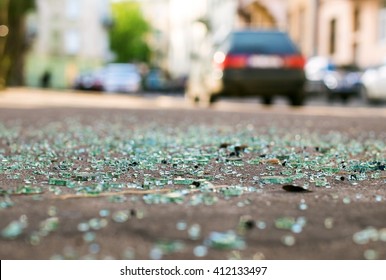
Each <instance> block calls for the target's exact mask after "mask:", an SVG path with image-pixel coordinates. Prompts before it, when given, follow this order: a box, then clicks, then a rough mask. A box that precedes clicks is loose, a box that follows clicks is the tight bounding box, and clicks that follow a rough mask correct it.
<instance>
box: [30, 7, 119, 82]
mask: <svg viewBox="0 0 386 280" xmlns="http://www.w3.org/2000/svg"><path fill="white" fill-rule="evenodd" d="M111 23H112V22H111V15H110V3H109V0H36V10H35V12H34V13H32V14H30V15H29V16H28V18H27V26H28V30H29V32H30V33H32V34H34V37H35V40H34V42H33V45H32V47H31V49H30V50H29V52H28V55H27V61H26V65H25V72H26V84H27V85H28V86H39V85H41V83H42V82H43V83H44V78H43V77H45V78H46V79H48V80H49V81H48V82H49V83H50V86H52V87H56V88H68V87H71V85H72V82H73V80H74V78H75V76H76V75H77V74H78V73H79V72H80V71H81V70H83V69H89V68H96V67H98V66H100V65H102V64H103V63H105V62H106V61H108V60H109V58H110V52H109V38H108V28H109V27H110V26H111ZM46 82H47V81H46Z"/></svg>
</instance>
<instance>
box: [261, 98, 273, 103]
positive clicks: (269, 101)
mask: <svg viewBox="0 0 386 280" xmlns="http://www.w3.org/2000/svg"><path fill="white" fill-rule="evenodd" d="M262 101H263V104H264V105H272V103H273V98H272V96H263V97H262Z"/></svg>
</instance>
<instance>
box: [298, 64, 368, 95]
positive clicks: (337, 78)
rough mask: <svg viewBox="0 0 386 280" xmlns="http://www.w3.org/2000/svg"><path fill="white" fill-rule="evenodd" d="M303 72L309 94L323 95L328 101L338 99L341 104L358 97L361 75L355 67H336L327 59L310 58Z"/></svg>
mask: <svg viewBox="0 0 386 280" xmlns="http://www.w3.org/2000/svg"><path fill="white" fill-rule="evenodd" d="M305 71H306V78H307V82H306V86H305V88H306V91H307V92H308V93H309V94H323V95H326V96H327V99H328V100H329V101H333V100H334V99H336V98H339V99H341V100H342V101H343V102H346V101H348V100H349V99H350V98H352V97H358V96H359V92H360V80H361V74H362V73H361V71H360V70H359V68H358V67H356V66H355V65H345V66H337V65H336V64H334V63H333V62H332V61H331V60H330V59H328V58H325V57H312V58H310V59H309V60H308V61H307V63H306V66H305Z"/></svg>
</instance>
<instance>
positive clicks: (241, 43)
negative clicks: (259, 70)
mask: <svg viewBox="0 0 386 280" xmlns="http://www.w3.org/2000/svg"><path fill="white" fill-rule="evenodd" d="M230 53H246V54H252V53H258V54H278V55H285V54H297V53H299V51H298V49H297V47H296V46H295V45H294V44H293V42H292V41H291V39H290V38H289V37H288V35H287V34H285V33H282V32H235V33H233V34H232V36H231V44H230Z"/></svg>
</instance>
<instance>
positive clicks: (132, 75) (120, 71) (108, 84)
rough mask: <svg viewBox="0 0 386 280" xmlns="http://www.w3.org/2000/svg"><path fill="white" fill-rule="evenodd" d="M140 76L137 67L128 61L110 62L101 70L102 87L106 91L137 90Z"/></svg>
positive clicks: (127, 91)
mask: <svg viewBox="0 0 386 280" xmlns="http://www.w3.org/2000/svg"><path fill="white" fill-rule="evenodd" d="M141 83H142V78H141V75H140V73H139V70H138V67H137V66H136V65H135V64H130V63H111V64H108V65H107V66H106V67H105V70H104V72H103V89H104V91H106V92H123V93H130V92H138V91H139V90H140V89H141Z"/></svg>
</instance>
